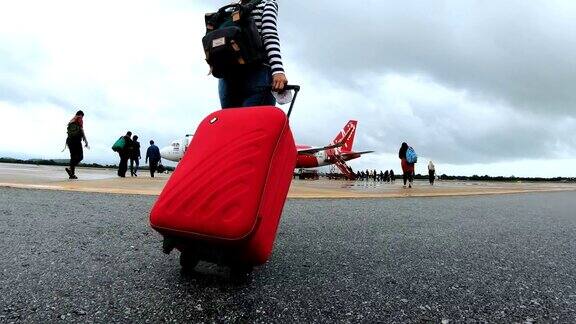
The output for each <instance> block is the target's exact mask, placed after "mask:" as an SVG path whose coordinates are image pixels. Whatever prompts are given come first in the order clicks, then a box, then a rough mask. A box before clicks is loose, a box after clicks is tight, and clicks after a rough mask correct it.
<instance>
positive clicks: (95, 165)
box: [0, 157, 174, 171]
mask: <svg viewBox="0 0 576 324" xmlns="http://www.w3.org/2000/svg"><path fill="white" fill-rule="evenodd" d="M0 163H12V164H31V165H51V166H68V165H69V164H70V162H69V160H67V159H62V160H53V159H51V160H44V159H30V160H21V159H14V158H7V157H2V158H0ZM79 167H83V168H98V169H117V168H118V166H117V165H110V164H107V165H102V164H98V163H80V165H79ZM165 168H166V170H168V171H174V168H173V167H170V166H165ZM139 169H141V170H148V167H147V166H141V167H139Z"/></svg>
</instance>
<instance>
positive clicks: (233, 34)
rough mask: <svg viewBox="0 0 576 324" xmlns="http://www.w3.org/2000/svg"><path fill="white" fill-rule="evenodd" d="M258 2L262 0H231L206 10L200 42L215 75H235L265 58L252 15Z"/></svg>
mask: <svg viewBox="0 0 576 324" xmlns="http://www.w3.org/2000/svg"><path fill="white" fill-rule="evenodd" d="M260 2H262V0H254V1H251V2H250V3H248V4H245V5H242V4H232V5H228V6H225V7H222V8H220V9H219V10H218V12H215V13H209V14H206V17H205V20H206V35H205V36H204V38H202V44H203V45H204V52H205V53H206V62H208V65H210V72H211V73H212V75H213V76H215V77H216V78H225V77H228V76H231V75H234V74H236V73H238V72H239V71H242V70H243V69H246V68H249V67H250V66H252V65H255V64H259V63H262V62H263V61H264V58H265V53H264V45H263V42H262V37H261V36H260V33H259V32H258V28H257V26H256V23H255V22H254V19H252V17H251V13H252V10H254V8H256V6H257V5H258V4H259V3H260Z"/></svg>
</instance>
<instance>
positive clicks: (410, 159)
mask: <svg viewBox="0 0 576 324" xmlns="http://www.w3.org/2000/svg"><path fill="white" fill-rule="evenodd" d="M398 157H399V158H400V160H401V165H402V172H403V175H402V179H403V180H404V186H403V187H404V188H406V182H408V188H412V183H413V182H414V164H416V163H417V162H418V156H417V155H416V151H414V149H413V148H412V147H411V146H408V144H407V143H406V142H404V143H402V146H400V151H399V152H398Z"/></svg>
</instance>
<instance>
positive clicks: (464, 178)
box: [319, 173, 576, 182]
mask: <svg viewBox="0 0 576 324" xmlns="http://www.w3.org/2000/svg"><path fill="white" fill-rule="evenodd" d="M319 176H321V177H325V178H328V179H345V178H346V177H345V176H344V175H343V174H341V173H319ZM395 178H396V180H402V174H396V175H395ZM438 178H439V179H440V180H458V181H490V182H518V181H524V182H576V178H566V177H555V178H542V177H535V178H529V177H515V176H510V177H502V176H498V177H491V176H489V175H483V176H479V175H473V176H471V177H468V176H450V175H446V174H443V175H440V176H438ZM414 179H418V180H428V175H427V174H426V175H422V174H417V175H415V176H414Z"/></svg>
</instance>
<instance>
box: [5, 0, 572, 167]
mask: <svg viewBox="0 0 576 324" xmlns="http://www.w3.org/2000/svg"><path fill="white" fill-rule="evenodd" d="M278 2H279V6H280V21H279V28H280V35H281V40H282V51H283V56H284V64H285V68H286V70H287V76H288V79H289V80H290V81H291V83H297V84H300V85H302V89H303V91H302V93H301V96H300V97H299V100H298V103H297V106H296V108H295V111H294V115H293V119H292V121H291V124H292V127H293V132H294V134H295V137H296V138H297V141H298V142H299V143H301V144H311V145H324V144H327V143H328V142H329V141H330V140H332V139H333V137H334V136H335V135H336V133H337V132H338V131H339V130H340V129H341V128H342V126H343V125H344V124H345V123H346V122H347V121H348V120H349V119H357V120H358V121H359V123H358V134H357V138H356V143H355V149H358V150H375V151H377V153H376V154H372V155H367V156H365V157H363V158H362V159H359V160H357V161H354V162H351V163H350V165H351V166H352V167H353V168H355V169H364V168H370V169H374V168H375V169H384V168H387V169H390V168H395V169H399V161H398V158H397V156H396V155H397V152H398V148H399V145H400V143H401V142H402V141H406V142H408V143H409V144H411V145H412V146H413V147H414V148H415V149H416V151H417V152H418V153H419V155H420V161H421V163H419V166H418V167H417V172H424V171H425V168H426V164H427V163H426V162H427V161H428V160H429V159H432V160H434V161H435V163H436V165H437V169H438V171H439V172H440V173H447V174H462V175H472V174H489V175H503V176H510V175H516V176H576V2H575V1H572V0H565V1H561V0H542V1H538V0H532V1H522V0H507V1H500V0H493V1H491V0H453V1H448V0H445V1H441V0H438V1H425V0H421V1H415V0H413V1H385V0H358V1H327V0H314V1H310V0H290V1H287V0H278ZM226 3H227V1H222V0H218V1H215V0H210V1H208V0H186V1H184V0H170V1H166V0H165V1H160V0H158V1H155V0H123V1H109V0H100V1H82V0H70V1H66V0H52V1H37V0H35V1H31V0H19V1H2V2H0V116H1V117H0V118H1V119H0V120H2V124H1V127H0V156H12V157H20V158H66V156H67V153H66V152H61V150H62V149H63V147H64V140H65V137H66V123H67V122H68V120H69V119H70V118H71V117H72V115H73V113H74V112H75V111H76V110H77V109H83V110H84V111H85V113H86V117H85V129H86V132H87V135H88V139H89V140H90V144H91V150H90V151H87V152H85V158H86V159H85V162H115V160H116V156H115V154H114V153H113V152H112V151H111V150H110V147H111V145H112V143H113V142H114V140H115V139H116V138H117V137H118V136H120V135H122V134H123V133H125V132H126V131H127V130H132V131H133V132H134V133H136V134H138V135H140V138H141V141H142V142H143V143H146V142H147V141H148V140H149V139H151V138H153V139H155V140H156V142H157V143H159V144H161V145H164V144H168V143H169V142H170V141H171V140H173V139H176V138H179V137H182V136H183V135H185V134H186V133H193V132H194V130H195V128H196V126H197V124H198V123H199V122H200V120H201V119H202V118H203V116H205V115H206V114H208V113H210V112H211V111H213V110H216V109H218V104H219V102H218V97H217V91H216V80H215V79H214V78H213V77H211V76H208V75H207V72H208V67H207V66H206V64H205V63H204V61H203V50H202V47H201V38H202V36H203V32H204V26H203V15H204V13H205V12H208V11H210V10H213V9H215V8H217V7H219V6H220V5H224V4H226Z"/></svg>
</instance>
